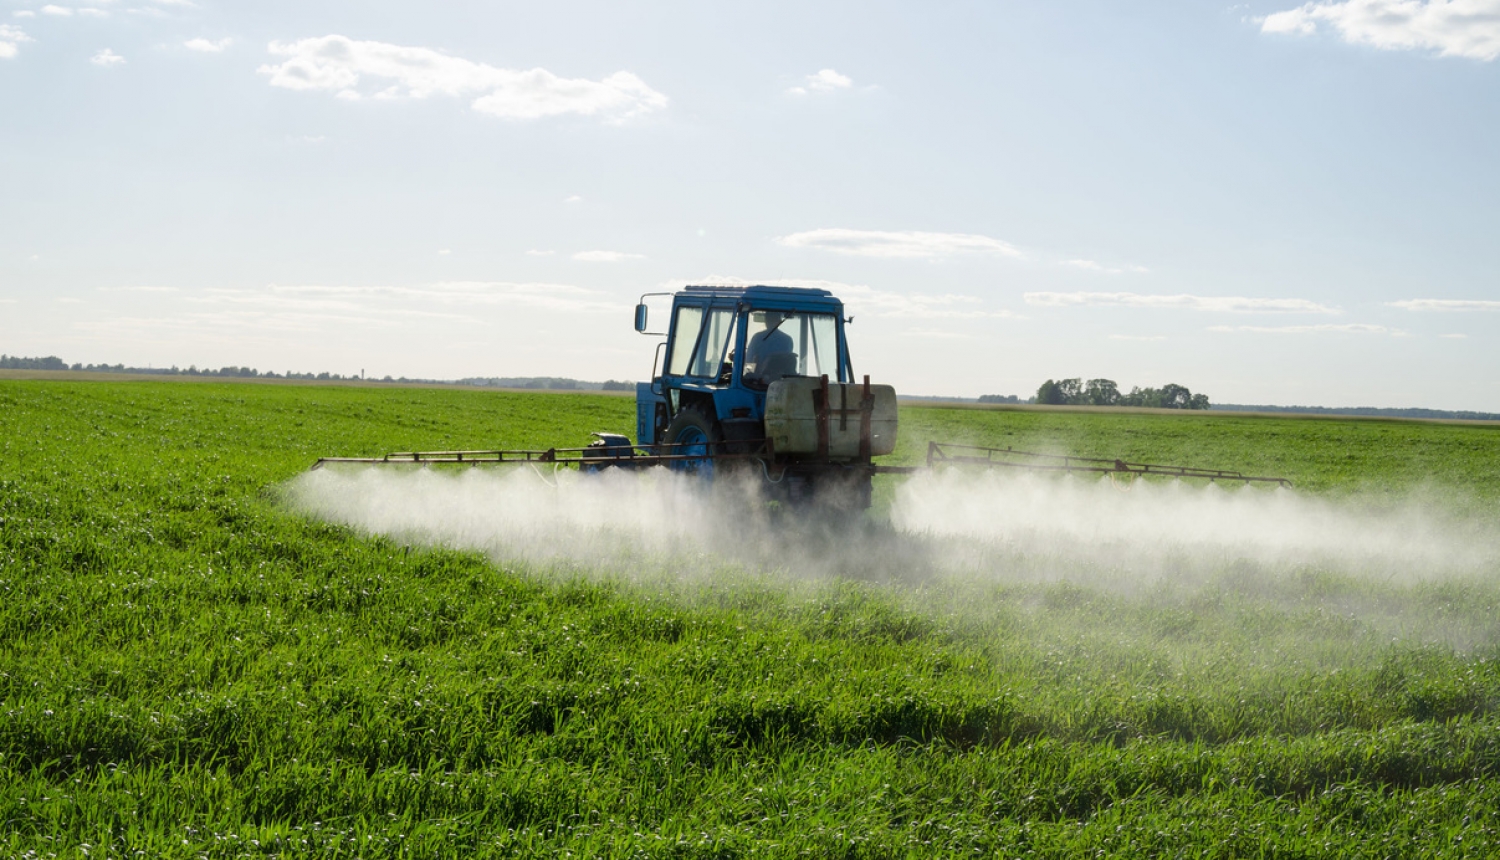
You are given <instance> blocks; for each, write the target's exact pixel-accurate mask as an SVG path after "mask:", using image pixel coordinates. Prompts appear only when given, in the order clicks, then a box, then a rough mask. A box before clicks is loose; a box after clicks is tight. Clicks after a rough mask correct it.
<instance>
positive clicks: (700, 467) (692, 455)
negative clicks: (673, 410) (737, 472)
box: [662, 407, 723, 478]
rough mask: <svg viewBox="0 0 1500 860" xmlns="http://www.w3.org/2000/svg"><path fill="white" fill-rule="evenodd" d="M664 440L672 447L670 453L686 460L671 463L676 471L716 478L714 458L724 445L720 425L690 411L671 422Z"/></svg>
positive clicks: (680, 413) (699, 413)
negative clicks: (714, 476)
mask: <svg viewBox="0 0 1500 860" xmlns="http://www.w3.org/2000/svg"><path fill="white" fill-rule="evenodd" d="M662 439H663V441H665V442H666V443H667V444H668V445H671V446H672V447H671V448H668V449H667V453H669V454H673V455H676V456H680V457H684V458H685V459H682V460H671V461H669V465H670V467H671V468H672V470H673V471H677V472H684V473H687V474H690V475H702V476H703V477H705V478H712V477H713V474H714V461H713V455H714V453H716V452H717V451H718V449H719V443H720V442H721V441H723V434H722V433H721V432H720V431H719V425H718V422H717V421H714V420H713V419H711V418H709V417H708V416H707V415H704V414H703V413H702V412H699V411H698V410H697V409H693V408H691V407H689V408H687V409H683V410H682V411H680V412H678V413H677V415H676V416H674V417H673V418H672V423H670V424H668V425H667V432H666V434H665V435H664V436H663V437H662Z"/></svg>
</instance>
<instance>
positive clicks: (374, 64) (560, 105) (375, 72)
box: [259, 36, 667, 122]
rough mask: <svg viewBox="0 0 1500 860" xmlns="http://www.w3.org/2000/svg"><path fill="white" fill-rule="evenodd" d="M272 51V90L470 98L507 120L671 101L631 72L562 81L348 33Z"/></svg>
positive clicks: (614, 117)
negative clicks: (274, 59) (277, 60)
mask: <svg viewBox="0 0 1500 860" xmlns="http://www.w3.org/2000/svg"><path fill="white" fill-rule="evenodd" d="M269 51H270V52H271V54H273V55H275V56H278V57H285V58H286V59H285V60H283V61H282V62H280V63H277V64H275V65H265V66H261V67H260V69H259V71H260V73H261V74H263V75H267V76H269V77H270V83H271V85H272V86H275V87H284V88H286V89H291V90H327V91H332V92H335V93H337V94H338V95H339V96H340V97H342V98H346V99H356V100H357V99H362V98H366V97H374V98H379V99H394V98H412V99H422V98H427V97H429V96H433V95H445V96H454V97H458V96H469V95H473V96H476V98H474V100H473V101H472V102H471V103H470V107H472V108H473V109H474V110H476V111H478V112H480V113H487V114H491V115H493V116H498V117H501V118H503V119H511V120H527V119H537V118H540V117H548V116H560V115H563V114H580V115H583V116H598V117H601V118H603V119H605V120H608V121H612V122H618V121H623V120H626V119H629V118H631V117H634V116H638V115H640V114H644V113H649V112H650V111H654V110H659V109H661V108H663V107H666V105H667V97H666V96H664V95H662V94H661V93H659V92H657V91H656V90H653V89H651V88H650V87H648V86H646V84H645V82H643V81H642V80H641V79H640V78H638V77H636V76H635V75H633V74H631V73H629V72H616V73H614V74H613V75H610V76H609V77H607V78H604V79H603V80H600V81H591V80H586V79H583V78H560V77H558V76H557V75H554V74H553V73H551V72H549V71H547V70H546V69H529V70H526V71H516V70H513V69H500V68H496V67H494V66H490V65H486V64H484V63H475V62H471V61H469V60H465V59H462V58H459V57H450V56H448V55H447V54H443V53H441V52H438V51H434V50H431V49H429V48H414V47H406V46H402V45H392V44H387V43H385V42H358V41H355V40H353V39H348V38H345V37H344V36H322V37H320V38H314V39H302V40H300V41H296V42H272V43H271V44H270V47H269ZM362 81H363V82H365V84H366V86H364V87H363V88H362V87H361V82H362Z"/></svg>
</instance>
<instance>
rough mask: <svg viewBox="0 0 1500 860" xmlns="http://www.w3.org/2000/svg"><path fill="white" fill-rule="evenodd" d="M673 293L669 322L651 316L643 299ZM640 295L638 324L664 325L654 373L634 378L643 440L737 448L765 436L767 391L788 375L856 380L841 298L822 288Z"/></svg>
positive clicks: (639, 327)
mask: <svg viewBox="0 0 1500 860" xmlns="http://www.w3.org/2000/svg"><path fill="white" fill-rule="evenodd" d="M650 295H663V296H666V295H670V296H671V297H672V306H671V310H670V317H669V319H668V320H667V321H666V325H665V328H666V331H665V332H663V331H659V330H658V331H655V332H653V331H650V329H651V328H653V327H658V326H661V323H659V322H657V323H656V326H652V325H651V323H653V322H655V321H654V320H650V319H648V315H649V311H648V310H647V305H646V303H645V299H646V298H647V297H648V296H650ZM648 296H643V297H642V299H641V304H639V305H637V306H636V319H635V323H636V326H635V327H636V331H638V332H641V333H642V334H657V335H661V334H665V335H666V337H667V340H666V342H665V343H663V344H662V345H661V346H660V347H658V349H657V358H656V366H655V367H653V368H652V373H651V381H650V382H642V383H638V384H637V386H636V438H637V440H638V443H639V444H640V445H642V446H653V445H660V444H686V443H691V442H693V441H695V440H696V439H697V437H698V436H701V437H702V439H701V441H702V443H703V444H705V445H706V444H710V443H720V442H722V443H724V448H725V449H726V450H728V451H731V452H735V451H737V449H739V448H741V447H743V445H744V444H745V443H752V442H756V441H759V440H762V439H764V438H765V437H766V433H765V426H764V421H765V415H766V392H767V390H768V389H769V388H770V386H771V384H772V383H774V382H777V381H780V380H783V379H788V378H798V377H801V378H809V379H821V378H822V377H824V376H826V377H828V379H829V380H830V381H831V382H837V383H849V382H852V381H853V380H854V373H853V369H852V367H851V365H850V361H849V350H848V346H847V343H846V341H845V338H844V323H845V320H844V316H843V310H844V306H843V303H842V302H840V301H839V300H838V299H837V298H835V297H834V296H833V294H832V293H830V292H828V291H827V290H817V289H802V288H794V287H765V286H756V287H687V288H686V289H684V290H682V291H681V292H678V293H655V294H648Z"/></svg>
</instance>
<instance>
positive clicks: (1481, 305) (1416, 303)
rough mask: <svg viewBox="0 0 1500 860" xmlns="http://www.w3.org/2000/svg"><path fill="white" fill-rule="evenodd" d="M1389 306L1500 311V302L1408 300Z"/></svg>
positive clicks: (1435, 309) (1409, 308)
mask: <svg viewBox="0 0 1500 860" xmlns="http://www.w3.org/2000/svg"><path fill="white" fill-rule="evenodd" d="M1387 304H1389V305H1390V306H1391V307H1393V308H1401V309H1402V310H1408V311H1500V302H1496V301H1482V300H1477V299H1474V300H1470V299H1408V300H1407V301H1404V302H1387Z"/></svg>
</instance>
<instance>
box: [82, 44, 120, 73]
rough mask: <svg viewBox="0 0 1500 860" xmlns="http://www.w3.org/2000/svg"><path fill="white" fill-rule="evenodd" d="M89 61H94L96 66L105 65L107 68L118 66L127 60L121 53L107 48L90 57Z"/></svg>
mask: <svg viewBox="0 0 1500 860" xmlns="http://www.w3.org/2000/svg"><path fill="white" fill-rule="evenodd" d="M89 62H91V63H93V64H94V65H96V66H104V67H105V68H108V67H110V66H118V65H121V64H123V63H124V62H125V58H124V57H122V56H120V55H119V54H116V53H115V52H114V51H111V50H110V49H108V48H105V49H104V50H102V51H100V52H99V53H97V54H95V55H94V56H92V57H89Z"/></svg>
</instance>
